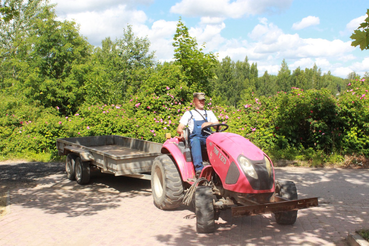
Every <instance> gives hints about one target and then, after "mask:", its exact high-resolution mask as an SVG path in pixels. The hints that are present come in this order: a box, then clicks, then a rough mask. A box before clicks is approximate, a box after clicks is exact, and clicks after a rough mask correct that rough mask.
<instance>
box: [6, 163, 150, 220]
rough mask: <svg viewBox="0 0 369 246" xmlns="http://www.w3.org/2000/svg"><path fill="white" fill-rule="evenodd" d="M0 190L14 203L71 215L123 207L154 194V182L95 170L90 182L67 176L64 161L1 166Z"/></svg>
mask: <svg viewBox="0 0 369 246" xmlns="http://www.w3.org/2000/svg"><path fill="white" fill-rule="evenodd" d="M0 183H1V185H0V192H1V193H5V192H8V191H10V195H11V199H10V201H11V203H12V204H19V205H22V206H24V207H28V208H39V209H42V210H44V211H45V212H47V213H51V214H57V213H65V214H67V216H69V217H76V216H81V215H87V216H88V215H94V214H96V213H98V212H99V211H101V210H105V209H112V208H116V207H118V206H119V202H120V201H121V199H127V198H134V197H136V196H150V195H151V190H150V188H151V187H150V181H147V180H140V179H133V178H128V177H115V176H113V175H109V174H102V173H100V172H93V173H92V175H91V181H90V183H89V184H87V185H79V184H77V182H75V181H70V180H68V179H66V175H65V171H64V164H63V163H40V162H33V163H18V164H1V165H0Z"/></svg>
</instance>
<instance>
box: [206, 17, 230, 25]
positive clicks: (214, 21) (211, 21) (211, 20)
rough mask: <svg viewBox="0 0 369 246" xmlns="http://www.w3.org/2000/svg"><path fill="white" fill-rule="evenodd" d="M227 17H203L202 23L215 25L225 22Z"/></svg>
mask: <svg viewBox="0 0 369 246" xmlns="http://www.w3.org/2000/svg"><path fill="white" fill-rule="evenodd" d="M224 19H225V18H219V17H201V21H200V25H207V24H210V25H214V24H220V23H223V21H224Z"/></svg>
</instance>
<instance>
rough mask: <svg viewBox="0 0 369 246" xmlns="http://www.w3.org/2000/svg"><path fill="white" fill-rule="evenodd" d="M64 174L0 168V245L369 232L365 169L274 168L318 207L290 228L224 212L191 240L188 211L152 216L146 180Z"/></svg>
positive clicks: (281, 238) (289, 239)
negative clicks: (83, 180)
mask: <svg viewBox="0 0 369 246" xmlns="http://www.w3.org/2000/svg"><path fill="white" fill-rule="evenodd" d="M63 169H64V166H63V164H61V163H47V164H45V163H0V197H1V194H2V195H3V200H4V199H5V200H6V199H8V202H10V206H8V207H7V209H6V211H5V214H4V213H2V215H0V245H3V246H7V245H17V246H18V245H27V246H29V245H31V246H32V245H63V246H65V245H150V246H153V245H185V246H190V245H212V246H213V245H346V243H345V241H344V239H345V238H346V237H347V235H348V234H349V233H354V232H355V230H357V229H360V228H363V227H365V228H369V197H368V193H369V192H368V191H369V170H368V169H364V170H343V169H308V168H290V167H287V168H276V177H277V179H284V180H293V181H295V183H296V186H297V188H298V192H299V197H300V198H303V197H312V196H318V197H320V198H319V202H320V206H319V207H316V208H310V209H306V210H300V211H299V214H298V219H297V222H296V224H295V225H293V226H280V225H277V224H276V222H275V220H274V218H273V216H271V215H263V216H254V217H242V218H232V217H231V216H230V211H226V212H223V213H221V218H220V219H219V221H217V231H216V232H215V233H212V234H197V233H196V231H195V216H194V212H193V210H191V208H188V207H182V208H180V209H178V210H176V211H161V210H159V209H157V208H156V207H155V206H154V205H153V202H152V197H151V190H150V182H149V181H147V180H139V179H131V178H125V177H114V176H112V175H102V174H95V175H94V177H93V178H92V183H91V184H89V185H85V186H80V185H78V184H77V183H76V182H71V181H69V180H66V178H65V174H64V171H63ZM6 197H7V198H6ZM0 212H1V211H0Z"/></svg>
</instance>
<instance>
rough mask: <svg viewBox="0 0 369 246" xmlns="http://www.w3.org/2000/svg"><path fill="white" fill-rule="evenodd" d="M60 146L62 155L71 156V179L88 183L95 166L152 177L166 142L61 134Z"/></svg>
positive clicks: (68, 164) (67, 166)
mask: <svg viewBox="0 0 369 246" xmlns="http://www.w3.org/2000/svg"><path fill="white" fill-rule="evenodd" d="M56 147H57V149H58V154H59V155H66V156H67V158H66V163H65V170H66V173H67V177H68V179H70V180H76V181H77V182H78V183H79V184H87V183H89V181H90V172H91V169H99V170H100V171H101V172H102V173H109V174H113V175H115V176H129V177H134V178H141V179H148V180H150V178H151V177H150V172H151V166H152V163H153V161H154V159H155V158H156V157H157V156H159V155H161V149H162V144H160V143H154V142H150V141H145V140H140V139H135V138H129V137H123V136H117V135H109V136H91V137H74V138H61V139H57V140H56Z"/></svg>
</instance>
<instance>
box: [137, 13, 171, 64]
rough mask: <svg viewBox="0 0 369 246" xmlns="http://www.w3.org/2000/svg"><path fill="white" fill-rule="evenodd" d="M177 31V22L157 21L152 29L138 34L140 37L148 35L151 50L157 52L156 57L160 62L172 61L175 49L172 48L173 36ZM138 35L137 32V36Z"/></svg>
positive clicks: (143, 30)
mask: <svg viewBox="0 0 369 246" xmlns="http://www.w3.org/2000/svg"><path fill="white" fill-rule="evenodd" d="M176 29H177V22H174V21H165V20H159V21H155V22H154V23H153V25H152V26H151V29H148V28H147V30H145V29H144V28H142V29H141V30H142V32H141V33H139V34H137V35H140V36H144V35H147V36H148V38H149V40H150V42H151V45H150V50H151V51H155V56H156V57H158V58H159V59H158V60H159V61H161V62H163V61H170V60H171V59H173V53H174V48H173V46H172V43H173V36H174V34H175V32H176ZM136 33H138V32H136V31H135V34H136Z"/></svg>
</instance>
